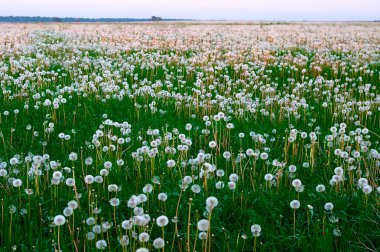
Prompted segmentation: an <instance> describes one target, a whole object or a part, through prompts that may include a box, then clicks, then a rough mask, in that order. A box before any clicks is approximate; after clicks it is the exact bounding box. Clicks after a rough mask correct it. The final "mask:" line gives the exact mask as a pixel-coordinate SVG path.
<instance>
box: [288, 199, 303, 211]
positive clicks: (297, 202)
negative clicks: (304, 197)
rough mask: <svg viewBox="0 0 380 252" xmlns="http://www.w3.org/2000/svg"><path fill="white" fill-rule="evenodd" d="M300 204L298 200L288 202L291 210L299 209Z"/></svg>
mask: <svg viewBox="0 0 380 252" xmlns="http://www.w3.org/2000/svg"><path fill="white" fill-rule="evenodd" d="M300 206H301V204H300V202H299V201H298V200H292V201H291V202H290V207H291V208H293V209H298V208H300Z"/></svg>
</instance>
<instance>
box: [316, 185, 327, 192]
mask: <svg viewBox="0 0 380 252" xmlns="http://www.w3.org/2000/svg"><path fill="white" fill-rule="evenodd" d="M315 190H316V191H317V192H324V191H325V190H326V188H325V186H324V185H322V184H319V185H317V187H316V188H315Z"/></svg>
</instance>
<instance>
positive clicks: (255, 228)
mask: <svg viewBox="0 0 380 252" xmlns="http://www.w3.org/2000/svg"><path fill="white" fill-rule="evenodd" d="M251 232H252V234H253V236H256V237H257V236H260V233H261V226H260V225H258V224H254V225H252V226H251Z"/></svg>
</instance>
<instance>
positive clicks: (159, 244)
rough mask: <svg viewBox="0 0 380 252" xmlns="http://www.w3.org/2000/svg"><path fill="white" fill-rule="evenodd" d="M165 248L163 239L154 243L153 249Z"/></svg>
mask: <svg viewBox="0 0 380 252" xmlns="http://www.w3.org/2000/svg"><path fill="white" fill-rule="evenodd" d="M164 246H165V241H164V239H162V238H157V239H155V240H154V241H153V247H154V248H155V249H161V248H163V247H164Z"/></svg>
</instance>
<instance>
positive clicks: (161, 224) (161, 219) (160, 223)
mask: <svg viewBox="0 0 380 252" xmlns="http://www.w3.org/2000/svg"><path fill="white" fill-rule="evenodd" d="M156 223H157V226H159V227H164V226H166V225H168V223H169V219H168V217H166V216H165V215H161V216H159V217H158V218H157V220H156Z"/></svg>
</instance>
